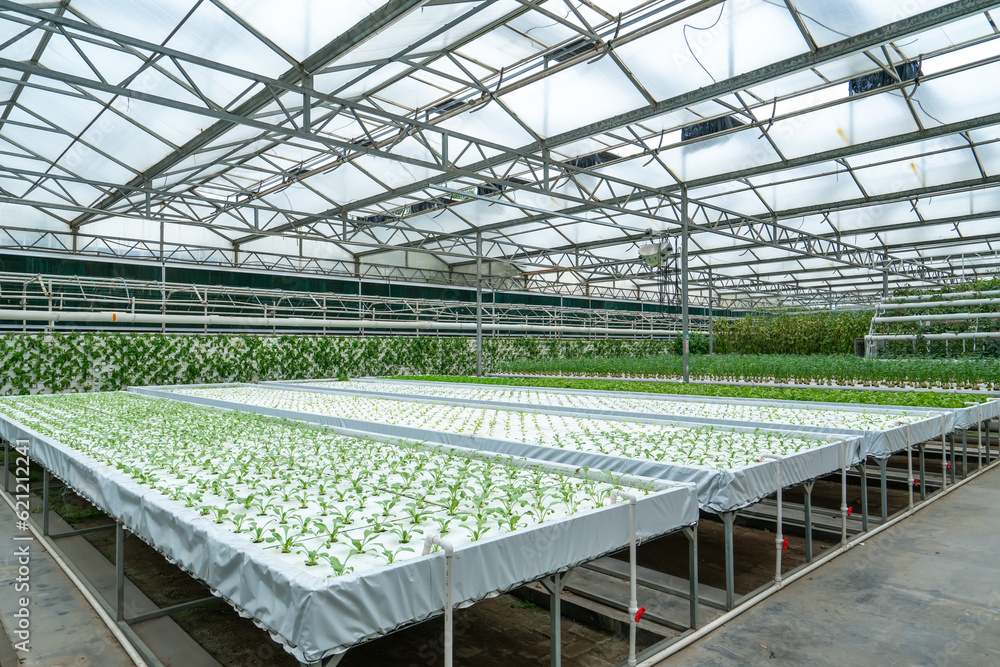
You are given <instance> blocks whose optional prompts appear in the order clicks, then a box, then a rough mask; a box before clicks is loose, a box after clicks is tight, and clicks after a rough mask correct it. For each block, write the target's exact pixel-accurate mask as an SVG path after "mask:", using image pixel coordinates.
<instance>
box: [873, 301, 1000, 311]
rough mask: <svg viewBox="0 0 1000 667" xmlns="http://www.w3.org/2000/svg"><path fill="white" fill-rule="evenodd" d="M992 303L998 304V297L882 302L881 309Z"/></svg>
mask: <svg viewBox="0 0 1000 667" xmlns="http://www.w3.org/2000/svg"><path fill="white" fill-rule="evenodd" d="M994 304H1000V299H957V300H954V301H951V300H949V301H911V302H907V303H884V304H882V310H906V309H909V308H937V307H940V306H988V305H994Z"/></svg>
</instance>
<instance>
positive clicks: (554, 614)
mask: <svg viewBox="0 0 1000 667" xmlns="http://www.w3.org/2000/svg"><path fill="white" fill-rule="evenodd" d="M542 586H543V587H544V588H545V590H547V591H548V592H549V665H551V667H562V592H563V575H562V574H561V573H559V572H556V573H555V574H554V575H552V579H551V581H545V580H543V581H542Z"/></svg>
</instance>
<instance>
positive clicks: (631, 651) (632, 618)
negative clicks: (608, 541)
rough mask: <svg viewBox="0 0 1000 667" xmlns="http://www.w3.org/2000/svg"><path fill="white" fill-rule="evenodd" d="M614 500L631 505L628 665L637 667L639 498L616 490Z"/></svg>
mask: <svg viewBox="0 0 1000 667" xmlns="http://www.w3.org/2000/svg"><path fill="white" fill-rule="evenodd" d="M611 497H612V498H621V499H623V500H627V501H628V503H629V526H630V529H631V531H632V540H631V542H629V545H628V560H629V595H630V597H629V601H628V616H629V619H628V665H629V667H635V664H636V660H635V634H636V624H637V623H638V621H637V620H636V616H638V615H639V600H638V597H639V594H638V591H637V590H636V589H637V585H636V579H637V577H636V563H635V561H636V557H635V543H636V540H637V538H636V535H637V529H638V525H637V524H638V520H637V517H636V502H638V498H636V497H635V495H634V494H631V493H625V492H624V491H622V490H621V489H615V490H614V491H612V492H611Z"/></svg>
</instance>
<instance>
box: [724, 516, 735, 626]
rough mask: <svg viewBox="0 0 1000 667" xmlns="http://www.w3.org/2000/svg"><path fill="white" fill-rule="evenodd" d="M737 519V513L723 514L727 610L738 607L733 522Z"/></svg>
mask: <svg viewBox="0 0 1000 667" xmlns="http://www.w3.org/2000/svg"><path fill="white" fill-rule="evenodd" d="M734 519H736V512H723V513H722V523H723V526H724V527H725V535H726V541H725V551H726V609H732V608H734V607H735V606H736V569H735V567H736V566H735V562H734V558H733V520H734Z"/></svg>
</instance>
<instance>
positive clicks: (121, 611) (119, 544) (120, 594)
mask: <svg viewBox="0 0 1000 667" xmlns="http://www.w3.org/2000/svg"><path fill="white" fill-rule="evenodd" d="M115 614H116V615H117V620H118V621H119V622H121V621H124V620H125V527H124V526H123V525H122V524H121V522H119V523H118V524H117V525H116V526H115Z"/></svg>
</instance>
